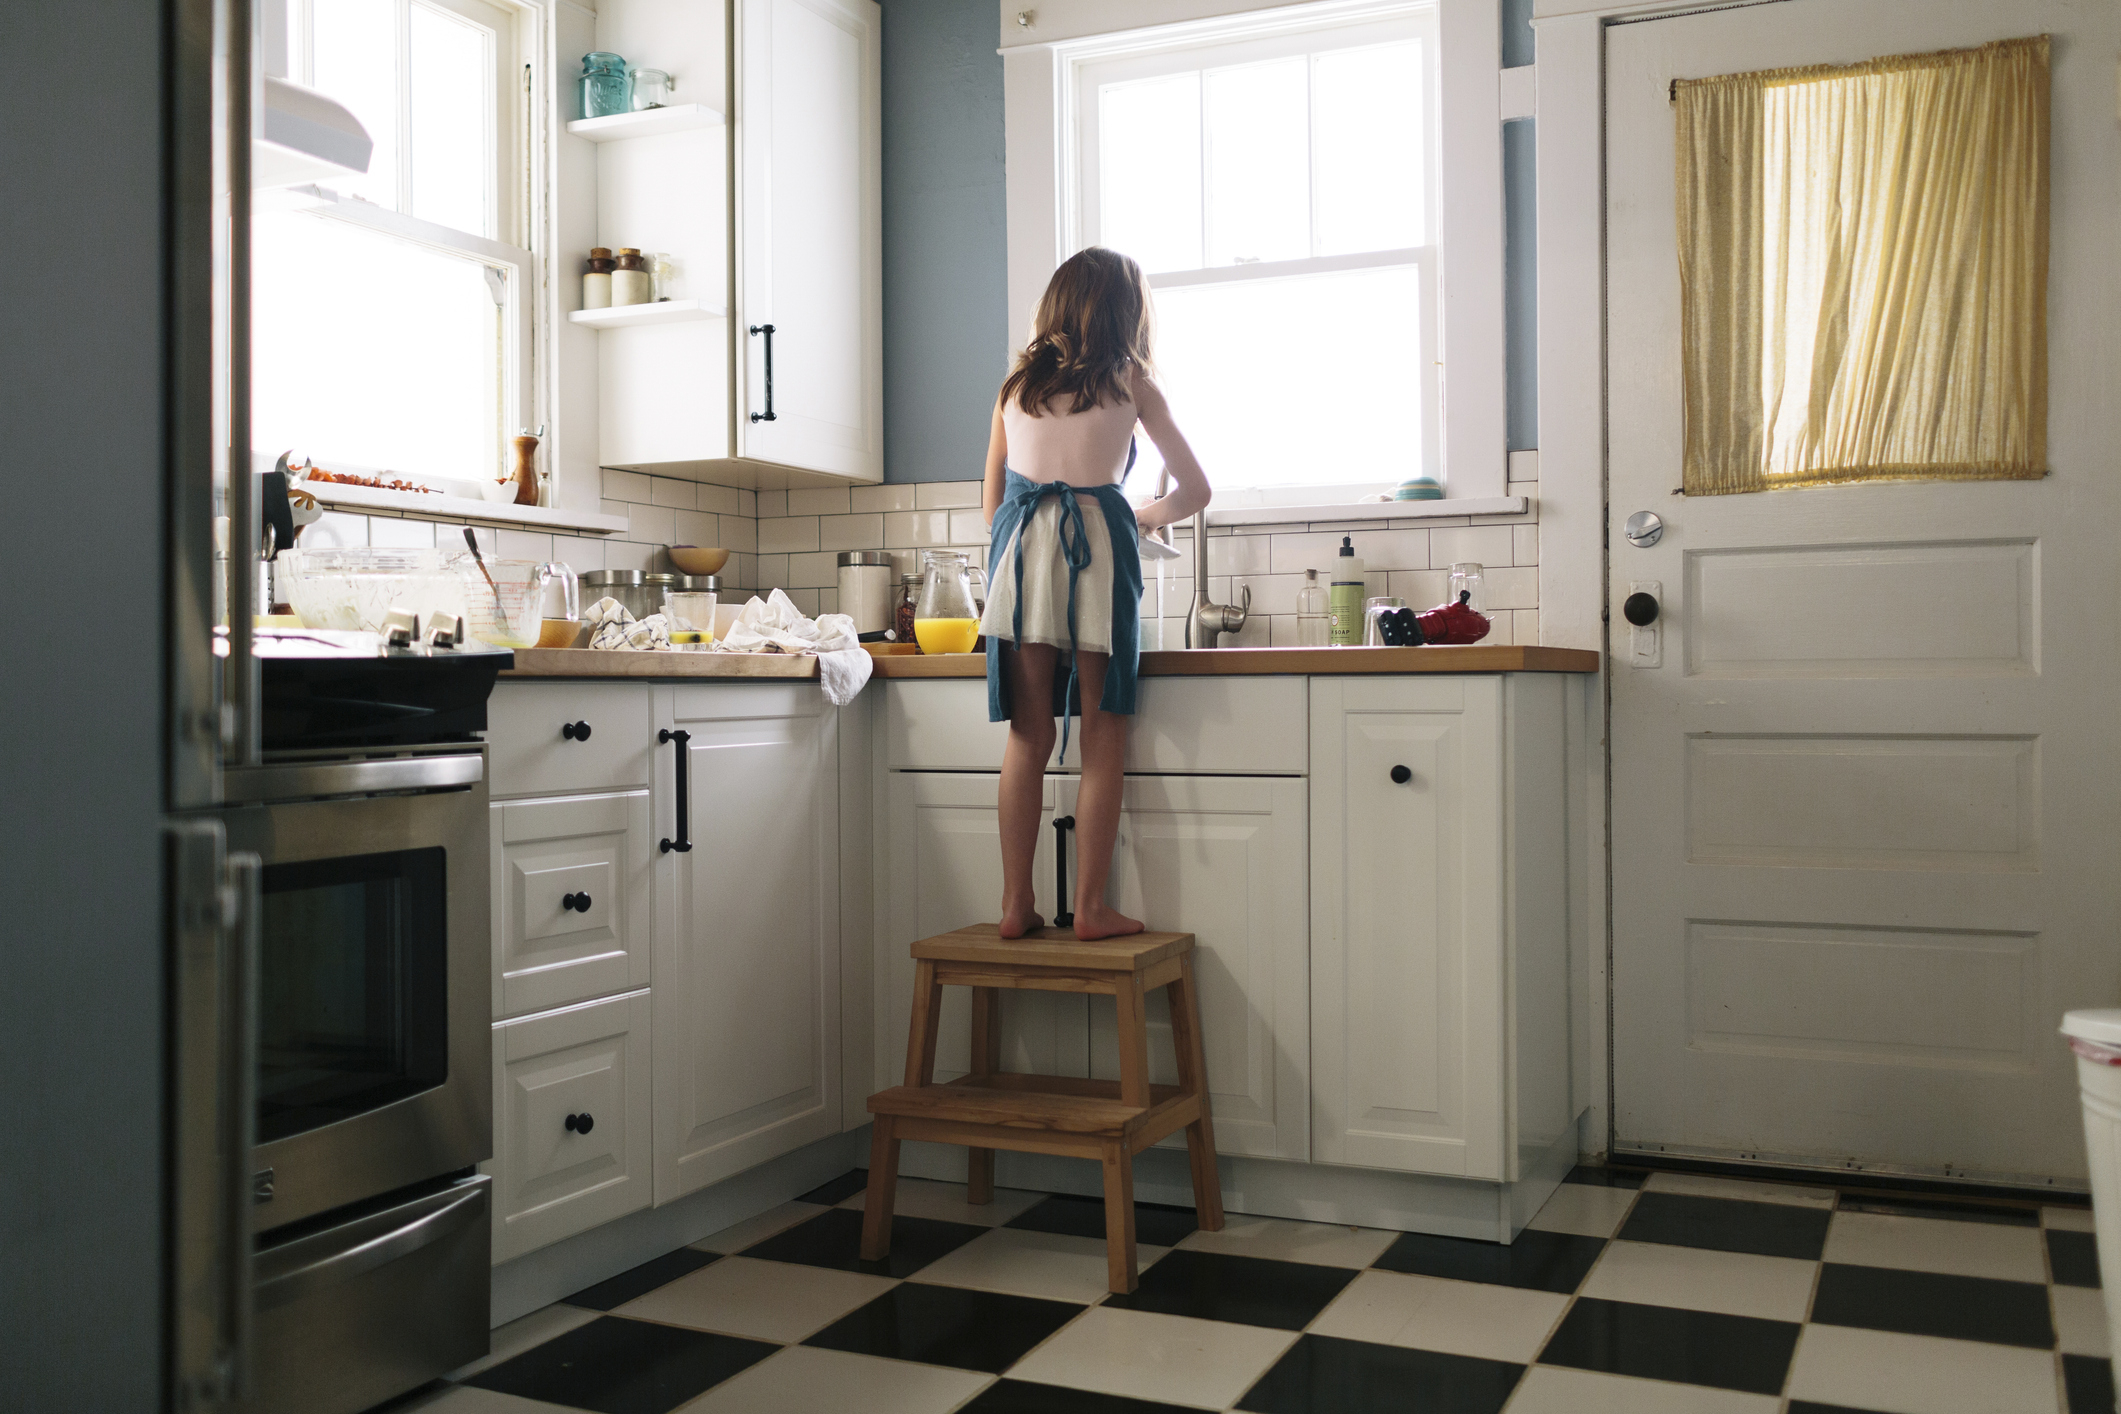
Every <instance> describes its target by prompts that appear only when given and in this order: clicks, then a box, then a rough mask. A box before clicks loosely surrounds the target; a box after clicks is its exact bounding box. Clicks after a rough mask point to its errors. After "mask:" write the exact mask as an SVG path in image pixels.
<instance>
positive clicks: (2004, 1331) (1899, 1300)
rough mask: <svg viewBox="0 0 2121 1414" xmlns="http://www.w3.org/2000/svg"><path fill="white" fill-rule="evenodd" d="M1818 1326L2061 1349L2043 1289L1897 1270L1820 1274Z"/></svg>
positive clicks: (1834, 1269) (1831, 1266) (1829, 1268)
mask: <svg viewBox="0 0 2121 1414" xmlns="http://www.w3.org/2000/svg"><path fill="white" fill-rule="evenodd" d="M1812 1320H1813V1322H1814V1323H1816V1324H1818V1325H1823V1326H1860V1327H1862V1328H1864V1329H1865V1330H1874V1331H1899V1332H1901V1333H1903V1334H1905V1335H1936V1336H1944V1337H1946V1338H1948V1339H1952V1340H1985V1341H1990V1342H1993V1343H1994V1344H1997V1345H2024V1346H2031V1347H2032V1348H2034V1349H2037V1350H2048V1349H2052V1348H2053V1347H2054V1344H2055V1328H2054V1325H2053V1323H2052V1322H2050V1321H2049V1320H2048V1313H2047V1287H2046V1286H2045V1285H2044V1284H2041V1283H2036V1282H2029V1281H1998V1280H1996V1279H1995V1278H1993V1277H1959V1276H1941V1275H1939V1274H1937V1273H1935V1272H1909V1271H1901V1270H1899V1269H1898V1268H1893V1267H1851V1266H1843V1265H1841V1264H1840V1263H1838V1262H1828V1263H1827V1264H1826V1265H1825V1266H1823V1267H1821V1268H1820V1269H1819V1288H1818V1291H1817V1293H1816V1294H1815V1295H1814V1296H1813V1297H1812Z"/></svg>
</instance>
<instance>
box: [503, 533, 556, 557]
mask: <svg viewBox="0 0 2121 1414" xmlns="http://www.w3.org/2000/svg"><path fill="white" fill-rule="evenodd" d="M501 558H502V559H504V560H535V561H537V562H538V563H539V564H541V565H542V564H544V563H545V562H546V561H548V560H550V559H551V558H552V537H551V536H550V535H539V534H536V533H535V532H532V531H527V530H503V531H502V532H501Z"/></svg>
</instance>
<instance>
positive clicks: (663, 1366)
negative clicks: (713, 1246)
mask: <svg viewBox="0 0 2121 1414" xmlns="http://www.w3.org/2000/svg"><path fill="white" fill-rule="evenodd" d="M780 1348H781V1347H779V1346H778V1345H770V1344H768V1343H767V1342H765V1341H762V1340H741V1339H739V1338H737V1337H736V1336H732V1335H709V1334H708V1333H707V1332H705V1331H688V1330H681V1329H680V1328H678V1327H677V1326H659V1325H655V1324H653V1323H651V1322H648V1321H629V1320H627V1319H626V1318H625V1317H623V1316H602V1317H599V1318H598V1319H596V1320H594V1321H591V1322H590V1323H589V1324H588V1325H586V1326H577V1327H576V1328H575V1329H573V1330H571V1331H569V1332H567V1333H566V1334H565V1335H562V1336H556V1337H554V1338H553V1339H551V1340H548V1341H546V1342H545V1343H544V1344H543V1345H539V1346H534V1347H532V1348H531V1349H529V1350H527V1351H525V1352H524V1353H523V1354H521V1355H518V1356H516V1357H515V1359H513V1360H507V1361H503V1362H502V1363H501V1364H499V1365H496V1366H494V1367H493V1368H492V1369H490V1370H485V1371H482V1372H481V1373H479V1374H477V1375H474V1376H472V1377H471V1378H470V1379H469V1380H467V1381H465V1383H466V1384H470V1385H474V1386H476V1387H478V1388H479V1389H490V1390H494V1391H497V1392H499V1393H501V1394H513V1395H520V1396H521V1397H523V1398H524V1399H542V1400H544V1401H545V1402H546V1403H548V1404H566V1405H571V1406H573V1407H574V1408H577V1409H593V1410H596V1411H598V1414H666V1411H668V1410H672V1409H675V1408H677V1407H678V1406H679V1405H680V1404H683V1403H685V1402H686V1401H688V1400H690V1399H694V1398H696V1397H698V1396H699V1395H700V1394H701V1393H703V1392H704V1391H706V1390H709V1389H712V1388H713V1387H714V1386H716V1385H718V1384H720V1383H721V1382H722V1381H723V1380H726V1379H728V1378H729V1377H730V1376H731V1375H734V1374H736V1373H737V1372H739V1371H741V1370H745V1369H748V1368H750V1367H751V1366H753V1365H756V1364H757V1363H758V1362H759V1361H761V1360H763V1359H765V1358H766V1357H767V1356H769V1355H771V1354H773V1352H774V1351H776V1350H779V1349H780Z"/></svg>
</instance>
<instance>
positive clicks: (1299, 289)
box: [1072, 7, 1441, 503]
mask: <svg viewBox="0 0 2121 1414" xmlns="http://www.w3.org/2000/svg"><path fill="white" fill-rule="evenodd" d="M1436 51H1437V43H1436V23H1435V12H1434V10H1433V9H1431V8H1426V7H1424V8H1419V9H1416V8H1407V9H1405V10H1403V11H1402V12H1401V13H1398V14H1395V15H1393V16H1391V17H1389V18H1385V19H1375V18H1372V19H1370V20H1368V21H1366V22H1361V23H1340V24H1334V25H1330V26H1318V25H1313V26H1310V27H1306V28H1303V29H1299V30H1296V31H1294V32H1283V33H1268V34H1262V35H1259V36H1257V37H1252V38H1246V39H1242V40H1236V41H1231V40H1221V41H1215V42H1209V43H1195V44H1191V45H1186V46H1183V47H1180V46H1171V47H1165V48H1159V49H1156V50H1154V51H1153V52H1147V53H1142V52H1136V53H1131V54H1121V55H1116V56H1113V57H1107V58H1099V59H1095V60H1091V61H1087V62H1083V63H1081V64H1079V65H1078V66H1077V67H1076V70H1075V84H1074V93H1073V95H1072V96H1073V102H1074V105H1075V125H1076V132H1077V134H1078V140H1077V153H1078V159H1077V162H1078V165H1077V170H1076V172H1075V173H1074V190H1073V193H1072V197H1073V206H1074V210H1075V211H1076V213H1077V221H1076V226H1077V230H1076V235H1077V240H1076V244H1077V245H1078V246H1082V245H1093V244H1095V245H1105V246H1110V247H1112V248H1114V249H1116V250H1121V251H1124V252H1126V253H1128V254H1130V255H1132V256H1134V257H1135V258H1136V259H1137V260H1139V261H1140V262H1141V263H1142V266H1143V269H1144V270H1145V272H1146V273H1147V274H1148V276H1149V283H1150V286H1151V287H1152V288H1153V289H1154V291H1155V293H1156V312H1157V343H1156V359H1157V368H1158V373H1159V374H1160V380H1161V382H1162V383H1163V385H1164V388H1165V390H1166V392H1167V393H1168V394H1169V395H1170V398H1171V400H1172V404H1173V408H1174V410H1175V412H1176V414H1177V416H1178V419H1179V424H1180V426H1182V427H1183V428H1185V430H1186V435H1187V437H1188V439H1189V440H1190V441H1191V442H1192V443H1193V444H1194V448H1195V450H1196V451H1197V452H1198V453H1199V454H1200V457H1201V460H1202V462H1203V464H1205V465H1207V466H1208V467H1210V468H1211V469H1212V470H1211V474H1212V476H1213V478H1214V480H1215V483H1216V487H1217V490H1218V497H1219V498H1222V496H1223V494H1224V493H1226V492H1229V491H1233V490H1235V491H1239V492H1242V491H1245V490H1247V489H1250V490H1254V491H1257V492H1259V493H1260V494H1259V495H1258V496H1257V497H1254V498H1253V499H1255V500H1265V501H1268V502H1270V503H1271V502H1276V501H1281V502H1287V503H1297V502H1302V501H1315V500H1320V499H1324V498H1326V497H1328V496H1334V497H1338V496H1342V495H1344V493H1346V492H1348V491H1349V490H1351V489H1353V488H1357V487H1360V488H1362V489H1374V488H1376V487H1378V486H1379V485H1385V486H1389V485H1390V484H1392V483H1393V482H1395V481H1399V480H1401V479H1404V478H1406V477H1409V476H1417V475H1422V474H1429V475H1437V474H1439V453H1438V441H1439V438H1438V432H1439V424H1440V401H1441V400H1440V379H1439V377H1438V366H1437V322H1438V321H1437V264H1438V260H1437V245H1438V240H1437V220H1436V216H1437V204H1438V203H1437V188H1438V182H1437V161H1436V131H1437V83H1436V63H1437V60H1436ZM1141 450H1142V457H1143V461H1142V463H1140V464H1139V465H1138V471H1137V474H1140V473H1141V472H1143V471H1145V472H1147V474H1149V475H1151V476H1153V475H1154V473H1155V470H1156V467H1157V464H1158V462H1157V457H1156V454H1155V449H1154V448H1153V447H1151V446H1148V445H1147V444H1146V443H1145V444H1144V445H1143V447H1142V449H1141Z"/></svg>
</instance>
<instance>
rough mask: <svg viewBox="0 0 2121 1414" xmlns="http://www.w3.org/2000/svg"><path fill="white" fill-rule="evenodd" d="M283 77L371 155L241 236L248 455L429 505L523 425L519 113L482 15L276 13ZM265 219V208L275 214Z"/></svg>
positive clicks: (501, 12)
mask: <svg viewBox="0 0 2121 1414" xmlns="http://www.w3.org/2000/svg"><path fill="white" fill-rule="evenodd" d="M289 11H290V13H289V21H290V25H289V29H290V34H289V39H290V44H289V54H290V61H291V64H290V69H291V72H290V77H291V78H293V79H294V80H296V81H297V82H300V83H305V84H308V85H310V86H312V87H314V88H317V89H320V90H322V91H323V92H325V93H327V94H329V95H330V96H331V97H333V98H335V99H337V100H338V101H339V102H341V103H344V104H345V105H346V106H347V107H348V108H350V109H352V110H353V113H354V115H355V116H356V117H358V118H359V119H360V120H361V122H362V124H363V126H365V127H366V128H367V129H368V131H369V134H370V136H371V137H373V138H374V139H375V154H374V156H373V157H372V158H371V159H370V162H369V170H368V171H367V172H366V173H365V174H361V175H355V176H349V177H347V178H345V179H344V180H343V181H342V182H341V183H340V184H339V185H338V186H337V189H336V190H334V191H330V192H312V193H309V194H307V196H306V197H305V198H304V200H306V201H307V202H308V203H309V204H307V205H304V206H302V207H301V208H300V209H292V210H290V209H278V210H274V209H265V208H264V207H262V206H261V209H259V210H258V211H257V212H256V214H255V216H254V218H253V221H252V228H251V242H252V258H251V281H252V285H251V297H252V309H253V320H252V366H253V369H254V370H255V372H254V378H253V390H252V400H253V427H254V429H255V432H254V446H255V447H256V449H257V450H258V451H259V452H260V453H261V454H265V455H277V454H278V452H280V451H281V450H283V449H285V448H289V447H292V448H295V449H298V450H300V451H302V452H305V453H307V454H308V455H310V456H312V457H314V458H315V459H316V460H317V461H319V462H320V463H322V464H324V465H326V466H329V467H331V468H333V469H350V470H356V471H360V472H365V473H375V472H389V473H391V474H392V475H393V476H394V477H403V478H407V479H415V480H420V481H424V482H427V483H428V484H430V485H436V486H438V487H440V488H441V489H451V490H459V491H461V492H464V493H467V494H473V495H476V494H477V490H476V488H475V487H472V486H464V487H448V486H445V485H443V483H446V482H450V481H457V482H465V483H476V482H482V481H489V480H491V479H492V478H494V477H496V476H498V475H499V474H500V472H501V469H502V458H503V449H504V448H505V447H506V446H507V441H506V434H507V433H509V432H510V431H512V430H514V425H515V424H518V423H520V422H524V421H529V420H531V416H530V414H531V398H530V394H529V388H530V379H529V374H530V369H529V362H530V359H529V348H530V342H529V340H530V327H531V319H530V297H531V281H530V278H529V275H530V254H529V252H528V250H526V249H524V247H525V246H527V245H528V243H529V242H528V239H527V237H526V236H525V234H524V232H525V231H526V230H527V228H528V217H529V213H528V211H527V210H526V209H525V208H526V207H527V204H528V203H527V199H526V196H525V192H524V188H525V185H526V183H525V173H526V172H527V170H528V169H527V164H526V163H525V160H524V157H523V152H524V147H525V139H526V133H525V128H526V126H527V123H526V117H525V114H526V105H527V93H526V85H525V83H524V77H523V75H524V72H525V71H524V68H523V65H522V62H521V57H522V56H521V53H520V52H519V50H518V47H517V45H518V39H517V33H516V12H515V11H514V10H513V9H510V8H506V7H504V6H502V5H496V4H490V3H486V0H291V3H290V5H289ZM282 200H283V201H284V200H285V199H284V198H283V199H282Z"/></svg>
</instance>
